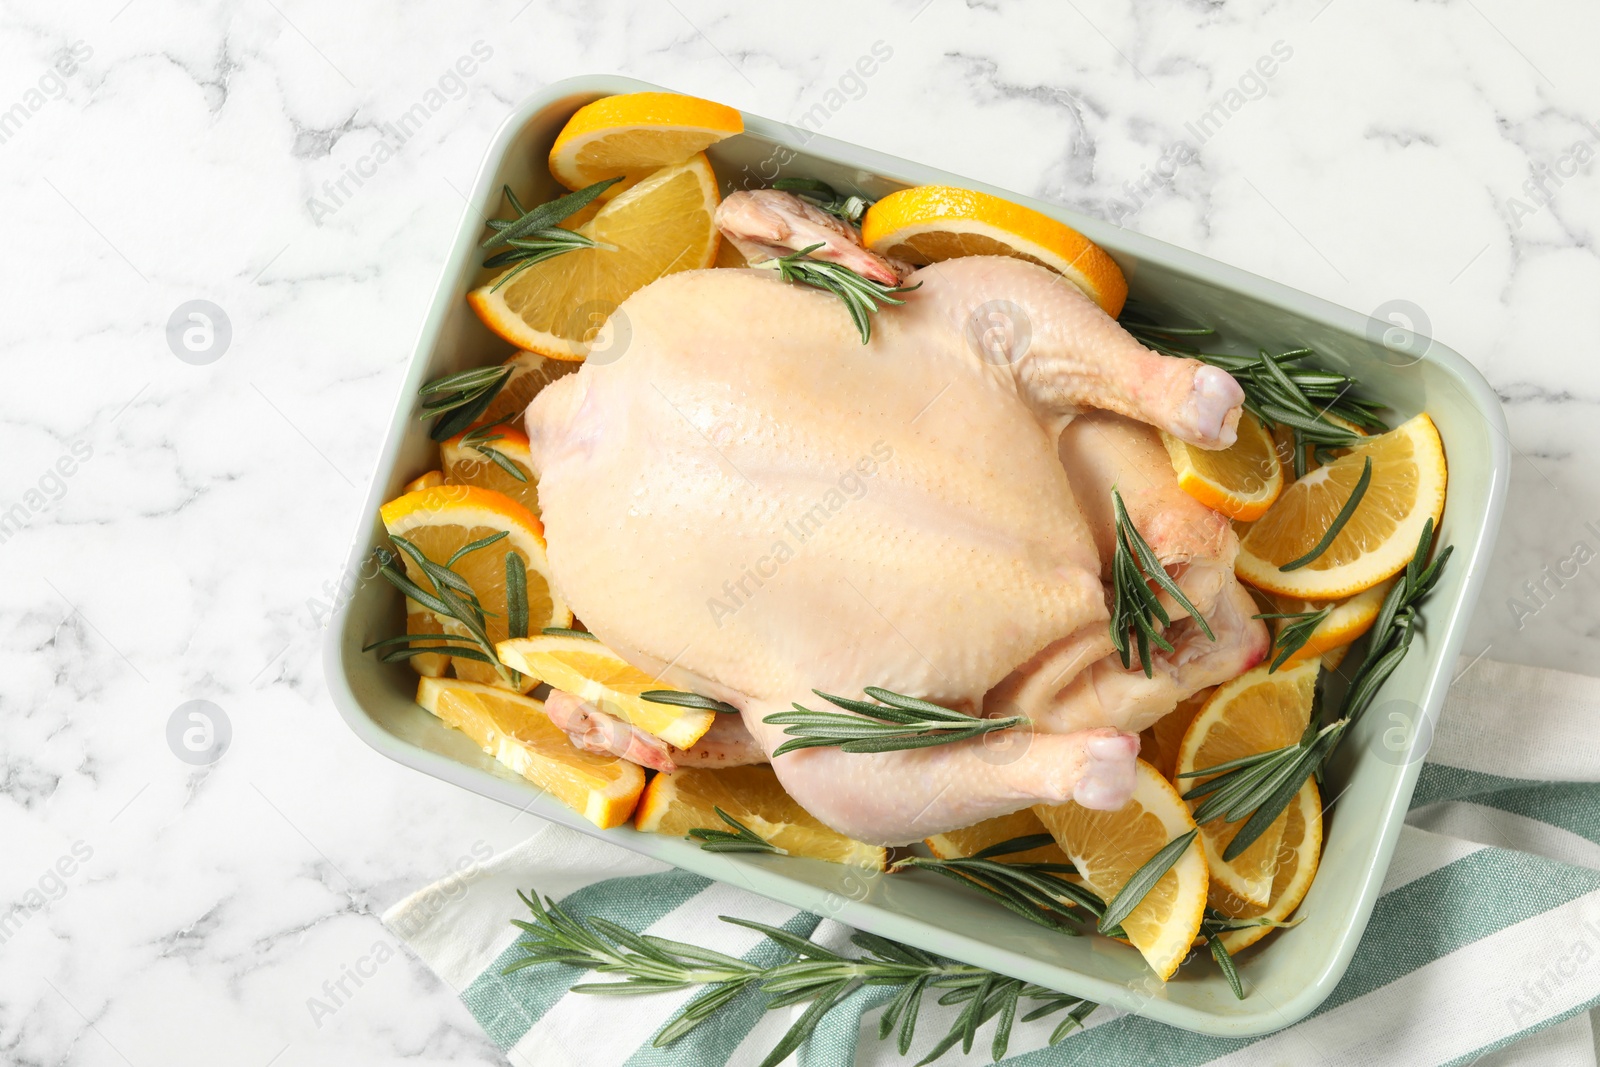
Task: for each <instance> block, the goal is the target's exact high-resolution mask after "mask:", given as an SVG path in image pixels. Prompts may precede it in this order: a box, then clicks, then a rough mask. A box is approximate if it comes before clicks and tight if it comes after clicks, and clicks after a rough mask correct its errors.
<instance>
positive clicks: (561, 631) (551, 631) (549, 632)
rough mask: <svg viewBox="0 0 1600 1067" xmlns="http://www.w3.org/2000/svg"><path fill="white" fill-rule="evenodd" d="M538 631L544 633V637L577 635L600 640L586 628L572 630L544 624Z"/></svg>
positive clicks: (586, 639)
mask: <svg viewBox="0 0 1600 1067" xmlns="http://www.w3.org/2000/svg"><path fill="white" fill-rule="evenodd" d="M539 632H540V633H542V634H544V635H545V636H546V637H578V638H582V639H583V640H585V641H598V640H600V639H599V638H598V637H596V636H595V635H594V634H592V633H590V632H589V631H588V630H573V629H570V628H568V627H566V626H546V627H545V628H544V629H542V630H540V631H539Z"/></svg>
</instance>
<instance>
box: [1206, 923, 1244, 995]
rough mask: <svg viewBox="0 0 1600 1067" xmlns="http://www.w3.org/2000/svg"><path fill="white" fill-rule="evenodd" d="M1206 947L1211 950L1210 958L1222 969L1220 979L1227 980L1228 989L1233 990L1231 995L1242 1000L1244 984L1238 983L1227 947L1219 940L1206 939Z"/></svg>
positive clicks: (1213, 938) (1237, 976)
mask: <svg viewBox="0 0 1600 1067" xmlns="http://www.w3.org/2000/svg"><path fill="white" fill-rule="evenodd" d="M1206 947H1208V948H1209V949H1211V958H1212V959H1214V960H1216V961H1217V966H1218V967H1220V968H1221V969H1222V977H1224V978H1226V979H1227V980H1228V987H1229V988H1230V989H1232V990H1233V995H1234V996H1235V997H1237V998H1238V999H1240V1000H1243V999H1244V983H1243V982H1241V981H1239V969H1238V968H1237V967H1235V966H1234V965H1233V956H1232V955H1230V954H1229V952H1228V947H1227V946H1226V945H1224V944H1223V943H1222V940H1221V938H1216V937H1208V938H1206Z"/></svg>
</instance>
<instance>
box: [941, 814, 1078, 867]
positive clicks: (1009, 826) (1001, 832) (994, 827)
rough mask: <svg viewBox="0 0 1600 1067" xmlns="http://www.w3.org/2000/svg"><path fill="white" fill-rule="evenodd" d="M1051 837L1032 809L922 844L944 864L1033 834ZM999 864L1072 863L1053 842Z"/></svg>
mask: <svg viewBox="0 0 1600 1067" xmlns="http://www.w3.org/2000/svg"><path fill="white" fill-rule="evenodd" d="M1044 833H1049V831H1048V830H1046V829H1045V826H1044V823H1042V822H1040V821H1039V816H1037V815H1035V814H1034V813H1033V809H1032V808H1023V809H1022V810H1021V811H1014V812H1012V813H1011V814H1010V815H999V816H996V817H995V818H993V819H985V820H984V821H983V822H980V823H977V824H976V825H973V826H968V827H964V828H963V829H960V830H951V831H950V832H949V833H945V834H935V835H934V836H933V837H930V838H927V839H925V840H924V841H923V842H922V843H923V844H925V845H927V846H928V851H930V852H932V853H933V855H934V858H936V859H941V860H950V859H965V858H966V857H968V856H971V855H973V854H975V853H978V852H982V851H983V850H984V849H986V848H988V847H990V846H991V845H998V844H999V843H1000V842H1002V841H1011V840H1013V839H1015V838H1018V837H1032V836H1033V835H1034V834H1044ZM995 858H996V859H998V860H1002V861H1004V862H1006V863H1070V862H1072V861H1071V860H1069V859H1067V854H1066V853H1065V852H1063V851H1061V846H1060V845H1057V844H1055V843H1054V842H1051V843H1050V844H1048V845H1040V846H1039V847H1038V848H1031V849H1028V850H1027V851H1026V852H1010V853H1007V854H1006V855H1004V856H996V857H995Z"/></svg>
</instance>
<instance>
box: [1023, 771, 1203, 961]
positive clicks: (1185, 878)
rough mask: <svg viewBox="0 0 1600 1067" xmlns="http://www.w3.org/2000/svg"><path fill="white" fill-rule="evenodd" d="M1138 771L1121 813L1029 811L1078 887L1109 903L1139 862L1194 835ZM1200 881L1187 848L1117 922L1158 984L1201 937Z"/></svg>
mask: <svg viewBox="0 0 1600 1067" xmlns="http://www.w3.org/2000/svg"><path fill="white" fill-rule="evenodd" d="M1138 769H1139V777H1138V784H1137V785H1136V786H1135V787H1134V793H1133V799H1132V800H1130V801H1129V802H1128V804H1127V806H1126V807H1124V808H1123V809H1122V810H1120V811H1092V810H1090V809H1088V808H1085V807H1083V806H1081V805H1079V804H1077V803H1073V802H1068V803H1066V804H1056V805H1053V806H1050V805H1043V804H1040V805H1036V806H1035V807H1034V809H1033V810H1034V814H1036V815H1038V816H1039V820H1040V821H1041V822H1043V823H1044V825H1045V828H1046V829H1048V830H1049V831H1050V833H1051V835H1052V836H1054V837H1055V839H1056V842H1057V843H1058V844H1059V845H1060V846H1061V848H1062V850H1063V851H1064V852H1066V854H1067V855H1068V856H1069V857H1070V858H1071V860H1072V863H1073V865H1074V866H1076V867H1077V868H1078V873H1079V874H1081V875H1083V878H1084V881H1086V882H1088V883H1089V885H1090V886H1091V887H1092V888H1093V889H1094V891H1095V892H1096V893H1099V894H1100V896H1101V897H1103V898H1105V899H1106V900H1108V901H1110V900H1113V899H1115V897H1116V895H1117V891H1118V890H1120V889H1121V888H1122V887H1123V885H1124V884H1126V883H1127V881H1128V879H1129V878H1132V877H1133V875H1134V873H1135V872H1136V871H1138V869H1139V868H1140V867H1142V866H1144V864H1145V861H1147V860H1149V859H1150V857H1151V856H1154V855H1155V854H1156V853H1157V852H1159V851H1161V849H1162V848H1164V847H1165V846H1166V845H1167V843H1168V842H1170V841H1172V840H1174V839H1175V838H1178V837H1180V836H1182V835H1183V834H1186V833H1188V832H1189V831H1190V830H1193V829H1194V819H1193V818H1191V817H1190V815H1189V808H1188V805H1186V804H1185V803H1184V802H1183V799H1182V798H1181V797H1179V796H1178V793H1177V791H1176V790H1175V789H1173V788H1172V783H1171V782H1168V781H1167V780H1166V779H1165V778H1163V777H1161V772H1159V771H1157V770H1156V769H1155V768H1154V767H1152V766H1150V764H1148V763H1146V762H1144V761H1143V760H1140V761H1139V763H1138ZM1206 881H1207V876H1206V861H1205V858H1204V857H1203V856H1202V855H1201V852H1200V849H1199V847H1198V846H1197V845H1195V844H1193V843H1191V844H1190V846H1189V848H1188V849H1187V850H1185V852H1184V853H1183V855H1182V856H1180V857H1179V858H1178V862H1177V863H1175V864H1173V866H1172V869H1171V870H1169V871H1167V873H1166V874H1164V875H1162V876H1161V880H1160V881H1158V882H1157V883H1156V884H1155V885H1154V886H1153V887H1151V889H1150V892H1149V893H1147V894H1146V895H1145V898H1144V899H1143V900H1142V901H1140V902H1139V906H1138V907H1136V908H1134V909H1133V911H1132V913H1130V914H1129V915H1128V917H1127V918H1126V919H1124V920H1123V921H1122V929H1123V930H1124V931H1125V932H1126V933H1127V935H1128V940H1129V941H1131V942H1132V943H1133V946H1134V947H1135V948H1137V949H1138V950H1139V952H1140V953H1141V954H1142V955H1143V956H1144V958H1145V962H1146V963H1148V964H1149V965H1150V967H1151V969H1153V970H1154V971H1155V972H1156V974H1158V975H1160V976H1161V979H1162V981H1165V980H1166V979H1168V978H1170V977H1172V972H1173V971H1176V970H1177V969H1178V964H1180V963H1182V962H1183V958H1184V957H1185V956H1187V955H1188V954H1189V948H1190V946H1191V945H1192V944H1193V943H1194V939H1195V936H1196V935H1197V934H1198V933H1199V932H1200V920H1201V919H1202V918H1203V917H1204V915H1205V909H1206Z"/></svg>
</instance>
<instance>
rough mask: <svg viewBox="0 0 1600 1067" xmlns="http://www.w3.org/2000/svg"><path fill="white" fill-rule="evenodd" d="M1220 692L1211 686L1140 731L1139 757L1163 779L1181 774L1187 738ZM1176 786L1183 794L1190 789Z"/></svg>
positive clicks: (1180, 783)
mask: <svg viewBox="0 0 1600 1067" xmlns="http://www.w3.org/2000/svg"><path fill="white" fill-rule="evenodd" d="M1216 691H1217V687H1216V686H1214V685H1212V686H1207V687H1206V688H1204V689H1202V690H1200V691H1199V692H1198V693H1196V694H1195V695H1194V696H1192V697H1188V698H1186V699H1184V700H1181V701H1179V702H1178V706H1177V707H1176V708H1173V709H1172V710H1171V711H1170V712H1168V713H1167V714H1165V715H1163V716H1162V717H1161V718H1159V719H1157V720H1156V721H1155V723H1154V724H1153V725H1151V726H1147V727H1146V728H1145V729H1143V730H1141V731H1139V758H1140V759H1142V760H1144V761H1145V762H1146V763H1148V764H1150V766H1152V767H1154V768H1155V769H1156V770H1158V771H1160V772H1161V777H1163V778H1171V777H1172V776H1173V775H1174V774H1176V773H1177V766H1178V749H1179V748H1180V747H1181V746H1182V745H1183V735H1184V734H1185V733H1187V732H1188V730H1189V724H1190V723H1192V722H1194V717H1195V716H1196V715H1198V714H1200V709H1201V708H1203V707H1205V706H1206V701H1207V700H1210V699H1211V694H1212V693H1215V692H1216ZM1176 785H1177V786H1178V792H1180V793H1181V792H1183V791H1184V790H1185V789H1187V788H1189V787H1188V786H1186V785H1184V784H1183V783H1182V782H1178V783H1176Z"/></svg>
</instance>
